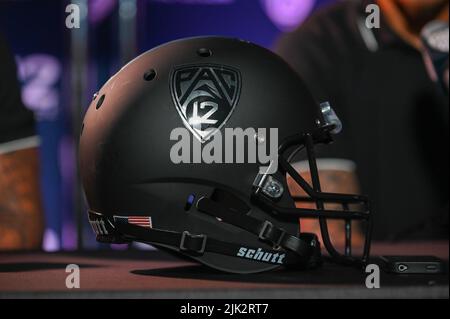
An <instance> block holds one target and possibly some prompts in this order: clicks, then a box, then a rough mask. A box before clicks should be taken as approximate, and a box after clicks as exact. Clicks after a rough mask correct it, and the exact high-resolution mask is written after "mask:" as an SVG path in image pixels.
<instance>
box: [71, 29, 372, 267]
mask: <svg viewBox="0 0 450 319" xmlns="http://www.w3.org/2000/svg"><path fill="white" fill-rule="evenodd" d="M199 103H200V104H199ZM199 105H200V107H199ZM194 116H196V117H197V118H200V121H197V122H195V121H192V118H193V117H194ZM178 127H183V128H186V129H188V130H189V131H188V132H189V134H190V137H192V139H193V140H194V139H196V140H198V141H201V142H203V143H202V145H205V143H204V142H206V141H208V140H209V139H210V138H211V137H212V136H215V134H216V133H217V132H218V131H224V129H225V128H244V129H245V128H278V141H279V147H278V160H277V161H278V165H277V169H276V171H275V172H270V170H267V171H265V172H264V171H263V172H261V171H260V164H259V163H236V164H231V163H226V164H220V163H210V164H207V163H178V164H175V163H173V162H172V161H171V159H170V151H171V147H172V146H173V141H171V140H170V135H171V132H172V130H173V129H174V128H178ZM339 129H340V122H339V119H338V118H337V117H336V115H335V114H334V112H333V111H332V109H331V107H330V105H329V104H327V103H324V104H320V105H319V104H317V103H316V102H315V101H314V99H313V97H312V96H311V95H310V93H309V92H308V90H307V88H306V87H305V85H304V83H303V82H302V80H301V79H300V78H299V76H298V75H297V74H296V73H295V72H294V71H293V70H292V69H291V68H290V67H289V66H288V65H287V64H286V63H285V62H284V61H283V60H282V59H281V58H279V57H278V56H277V55H275V54H274V53H272V52H271V51H269V50H266V49H264V48H262V47H259V46H257V45H255V44H252V43H249V42H246V41H242V40H238V39H228V38H220V37H199V38H190V39H183V40H178V41H174V42H170V43H167V44H164V45H162V46H159V47H157V48H155V49H152V50H150V51H148V52H145V53H143V54H142V55H140V56H139V57H137V58H136V59H134V60H133V61H131V62H129V63H128V64H127V65H125V66H124V67H123V68H122V69H121V70H120V71H119V72H118V73H117V74H115V75H114V76H113V77H111V79H109V80H108V82H106V84H105V85H104V86H103V87H102V88H101V89H100V90H99V92H98V93H96V94H95V95H94V98H93V101H92V103H91V105H90V107H89V109H88V110H87V113H86V115H85V118H84V122H83V126H82V129H81V137H80V169H81V177H82V182H83V186H84V190H85V194H86V199H87V202H88V205H89V211H88V217H89V221H90V223H91V225H92V228H93V229H94V231H95V232H96V234H97V237H96V238H97V240H98V241H100V242H104V243H129V242H131V241H138V242H143V243H148V244H151V245H154V246H155V247H157V248H160V249H163V250H166V251H169V252H173V253H177V254H180V255H183V256H187V257H190V258H192V259H194V260H197V261H198V262H201V263H203V264H205V265H207V266H210V267H212V268H215V269H219V270H222V271H227V272H234V273H255V272H262V271H267V270H272V269H275V268H278V267H280V266H288V267H297V268H298V269H305V268H314V267H317V266H319V265H320V264H321V262H322V259H323V258H322V256H321V249H320V243H319V240H318V238H317V236H316V235H315V234H311V233H302V232H301V231H300V230H301V229H300V226H299V219H300V220H301V218H318V220H319V221H320V228H321V235H322V243H323V245H324V246H325V248H326V250H327V252H328V255H329V257H330V258H331V259H332V260H334V261H336V262H338V263H343V264H354V265H359V266H362V265H363V264H364V263H365V262H366V261H367V259H368V256H369V248H370V237H371V217H370V207H369V202H368V199H367V198H366V197H365V196H361V195H347V194H332V193H325V192H322V191H321V188H320V180H319V177H318V170H317V165H316V160H315V155H314V148H315V145H316V144H327V143H331V142H332V140H333V134H334V133H336V132H337V131H338V130H339ZM222 135H223V134H222ZM254 138H255V139H259V137H258V136H256V135H255V136H254ZM299 150H303V153H304V154H306V156H307V160H308V163H309V166H310V172H311V173H310V174H311V180H312V183H311V184H312V185H310V184H309V183H308V182H306V180H305V179H303V178H302V177H301V176H300V175H299V174H298V173H297V172H296V170H294V168H293V167H292V166H291V164H290V162H291V158H292V157H293V156H294V154H297V153H298V151H299ZM272 164H273V163H272ZM287 175H289V176H291V177H292V179H293V180H294V181H295V182H296V183H297V184H298V185H299V186H300V187H301V188H302V189H303V190H304V191H305V194H307V196H304V197H297V198H293V197H292V196H291V195H290V193H289V190H288V186H287V182H286V177H287ZM295 201H305V202H309V203H311V202H312V203H314V205H315V207H316V209H306V208H296V206H295ZM327 203H335V204H336V203H337V204H339V205H340V207H342V209H341V210H329V209H326V207H325V205H326V204H327ZM329 218H331V219H342V220H345V222H346V239H347V240H346V246H347V247H346V248H347V249H345V252H346V253H343V254H341V253H340V252H338V250H337V249H335V247H334V246H333V244H332V242H331V240H330V234H329V232H328V228H327V219H329ZM352 220H362V221H365V222H364V223H363V224H365V225H366V226H365V235H366V237H365V245H364V250H363V252H362V257H355V256H352V255H351V253H350V252H351V250H350V246H351V243H350V242H351V240H350V239H351V222H352Z"/></svg>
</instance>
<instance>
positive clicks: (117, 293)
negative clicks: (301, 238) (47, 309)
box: [0, 242, 449, 299]
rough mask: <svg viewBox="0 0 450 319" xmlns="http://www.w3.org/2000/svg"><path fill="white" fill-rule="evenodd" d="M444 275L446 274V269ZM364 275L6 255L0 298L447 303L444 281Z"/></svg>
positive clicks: (387, 251)
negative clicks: (74, 268) (69, 284)
mask: <svg viewBox="0 0 450 319" xmlns="http://www.w3.org/2000/svg"><path fill="white" fill-rule="evenodd" d="M448 248H449V247H448V242H413V243H395V244H393V243H375V244H374V245H373V249H372V251H373V256H376V255H381V254H384V255H435V256H438V257H440V258H442V259H444V260H448ZM68 264H77V265H79V266H80V278H81V280H80V288H79V289H68V288H66V284H65V281H66V277H67V276H68V273H66V266H67V265H68ZM446 268H447V269H448V263H447V266H446ZM366 275H367V274H365V273H364V272H362V271H361V270H358V269H354V268H350V267H343V266H338V265H335V264H330V263H325V264H324V266H323V267H322V268H321V269H318V270H311V271H303V272H300V271H292V270H277V271H273V272H269V273H263V274H254V275H235V274H226V273H221V272H217V271H213V270H210V269H208V268H206V267H203V266H200V265H197V264H195V263H190V262H189V261H184V260H179V259H177V258H174V257H172V256H169V255H167V254H165V253H162V252H159V251H129V250H128V251H91V252H80V253H78V252H64V253H61V252H59V253H43V252H34V253H25V252H22V253H0V298H30V297H31V298H48V297H50V298H222V299H226V298H448V297H449V288H448V271H447V273H446V274H442V275H393V274H388V273H385V272H381V278H380V285H381V288H380V289H368V288H366V286H365V280H366Z"/></svg>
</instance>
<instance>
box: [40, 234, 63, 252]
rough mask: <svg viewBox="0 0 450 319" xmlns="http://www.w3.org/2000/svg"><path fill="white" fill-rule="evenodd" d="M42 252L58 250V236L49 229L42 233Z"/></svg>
mask: <svg viewBox="0 0 450 319" xmlns="http://www.w3.org/2000/svg"><path fill="white" fill-rule="evenodd" d="M42 248H43V249H44V251H49V252H52V251H58V250H59V249H60V242H59V238H58V234H56V232H55V231H54V230H52V229H50V228H47V229H46V230H45V233H44V241H43V244H42Z"/></svg>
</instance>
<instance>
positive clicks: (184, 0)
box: [153, 0, 235, 4]
mask: <svg viewBox="0 0 450 319" xmlns="http://www.w3.org/2000/svg"><path fill="white" fill-rule="evenodd" d="M234 1H235V0H153V2H162V3H167V4H175V3H180V4H230V3H233V2H234Z"/></svg>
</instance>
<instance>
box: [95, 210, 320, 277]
mask: <svg viewBox="0 0 450 319" xmlns="http://www.w3.org/2000/svg"><path fill="white" fill-rule="evenodd" d="M206 203H208V201H203V204H202V207H204V206H203V205H204V204H206ZM88 216H89V221H90V223H91V225H93V229H94V231H95V232H96V234H97V240H98V241H100V242H105V243H126V242H129V241H133V240H134V241H140V242H144V243H148V244H154V245H160V246H163V247H168V248H171V249H175V250H178V251H179V252H180V253H183V254H185V255H189V256H192V257H198V256H202V255H203V254H204V253H205V252H210V253H216V254H222V255H226V256H231V257H236V258H243V259H247V260H250V261H254V262H262V263H267V264H272V265H279V266H281V265H283V266H286V267H290V268H294V267H295V268H297V269H309V268H316V267H318V266H320V264H321V260H322V259H321V256H320V247H318V245H320V244H319V241H318V240H317V237H316V236H315V235H314V234H309V233H304V234H301V235H300V237H299V238H297V239H296V241H298V242H297V243H296V244H293V243H294V240H293V239H290V240H289V239H288V240H287V241H285V240H283V241H281V242H280V245H279V246H278V247H275V248H273V249H266V248H263V247H255V246H251V245H247V244H238V243H232V242H227V241H222V240H218V239H215V238H212V237H210V236H207V235H206V234H191V233H190V232H188V231H183V232H177V231H168V230H161V229H156V228H149V227H142V226H138V225H135V224H131V223H129V222H128V217H127V216H113V219H114V222H113V223H112V222H110V221H109V220H108V219H106V218H105V217H104V216H103V215H101V214H98V213H94V212H89V213H88ZM268 225H269V224H266V226H263V229H262V231H261V233H262V234H265V236H268V237H269V238H271V237H272V236H273V235H274V234H275V233H277V232H274V231H273V230H275V229H277V228H275V227H274V226H273V225H272V226H268ZM94 226H95V227H94ZM289 236H290V235H289ZM283 237H284V236H283ZM292 237H294V236H292ZM264 238H266V237H264ZM286 238H287V237H286ZM264 241H267V239H265V240H264ZM285 242H291V244H288V246H290V247H291V249H283V246H282V245H284V243H285ZM300 251H301V254H300V253H299V252H300Z"/></svg>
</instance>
